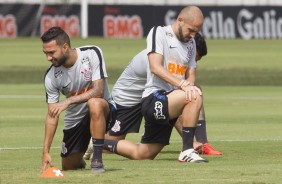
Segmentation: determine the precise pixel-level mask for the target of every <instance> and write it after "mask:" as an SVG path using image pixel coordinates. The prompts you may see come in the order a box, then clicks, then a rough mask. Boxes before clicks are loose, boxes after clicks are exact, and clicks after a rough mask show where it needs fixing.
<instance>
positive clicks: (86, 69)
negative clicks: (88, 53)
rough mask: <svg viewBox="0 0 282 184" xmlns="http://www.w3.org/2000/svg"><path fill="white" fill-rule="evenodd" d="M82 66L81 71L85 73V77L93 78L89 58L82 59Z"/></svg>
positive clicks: (87, 78) (86, 79)
mask: <svg viewBox="0 0 282 184" xmlns="http://www.w3.org/2000/svg"><path fill="white" fill-rule="evenodd" d="M81 63H82V67H81V69H80V73H81V74H83V79H84V80H85V81H91V80H92V70H91V65H90V62H89V58H88V57H86V58H83V59H82V62H81Z"/></svg>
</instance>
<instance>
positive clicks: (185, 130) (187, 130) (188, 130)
mask: <svg viewBox="0 0 282 184" xmlns="http://www.w3.org/2000/svg"><path fill="white" fill-rule="evenodd" d="M182 131H183V132H186V133H189V132H190V131H189V130H187V131H186V130H182Z"/></svg>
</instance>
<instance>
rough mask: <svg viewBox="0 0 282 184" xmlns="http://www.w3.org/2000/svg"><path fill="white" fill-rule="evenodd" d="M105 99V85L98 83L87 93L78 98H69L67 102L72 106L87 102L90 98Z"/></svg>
mask: <svg viewBox="0 0 282 184" xmlns="http://www.w3.org/2000/svg"><path fill="white" fill-rule="evenodd" d="M103 97H104V85H102V84H101V83H98V84H97V85H95V86H94V87H93V88H92V89H90V90H88V91H87V92H85V93H82V94H80V95H77V96H72V97H69V98H67V99H66V101H67V103H68V104H69V105H70V104H77V103H83V102H87V101H88V100H89V99H90V98H103Z"/></svg>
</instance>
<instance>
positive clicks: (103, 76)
mask: <svg viewBox="0 0 282 184" xmlns="http://www.w3.org/2000/svg"><path fill="white" fill-rule="evenodd" d="M80 50H81V51H85V50H94V51H95V52H96V54H97V56H98V58H99V66H100V76H101V79H104V78H105V74H104V70H103V63H102V62H103V60H102V54H101V52H100V50H99V49H98V48H97V47H95V46H93V47H82V48H80Z"/></svg>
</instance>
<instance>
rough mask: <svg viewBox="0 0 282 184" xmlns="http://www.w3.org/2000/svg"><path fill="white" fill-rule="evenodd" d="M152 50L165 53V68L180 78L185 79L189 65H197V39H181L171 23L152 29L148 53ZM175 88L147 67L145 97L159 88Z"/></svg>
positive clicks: (168, 89) (148, 37)
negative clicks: (185, 40)
mask: <svg viewBox="0 0 282 184" xmlns="http://www.w3.org/2000/svg"><path fill="white" fill-rule="evenodd" d="M152 52H154V53H158V54H161V55H163V66H164V68H165V69H166V70H168V71H169V72H170V73H171V74H172V75H174V76H175V77H177V78H179V79H185V72H186V70H187V69H188V67H189V68H196V67H197V65H196V43H195V40H194V39H190V40H189V41H188V42H181V41H179V40H178V38H177V37H176V35H175V34H174V32H173V30H172V27H171V26H170V25H169V26H165V27H160V26H159V27H154V28H152V29H151V30H150V32H149V34H148V36H147V54H149V53H152ZM173 89H176V87H175V86H173V85H171V84H169V83H167V82H166V81H164V80H163V79H161V78H159V77H158V76H157V75H155V74H153V73H152V72H151V71H150V68H149V67H147V83H146V86H145V91H144V93H143V97H146V96H149V95H150V94H151V93H153V92H155V91H157V90H165V91H170V90H173Z"/></svg>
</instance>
